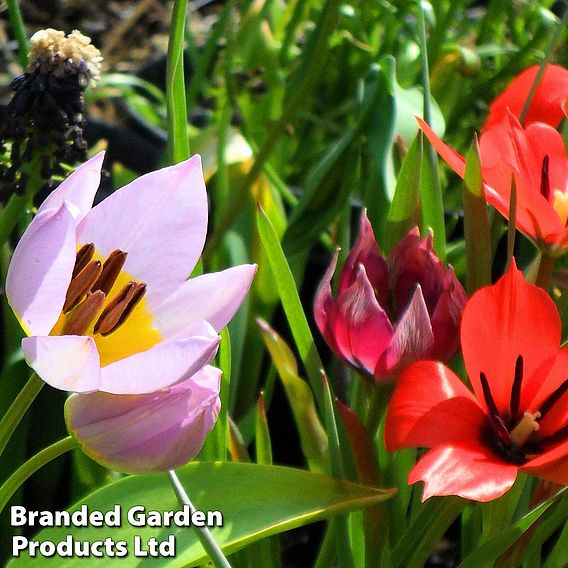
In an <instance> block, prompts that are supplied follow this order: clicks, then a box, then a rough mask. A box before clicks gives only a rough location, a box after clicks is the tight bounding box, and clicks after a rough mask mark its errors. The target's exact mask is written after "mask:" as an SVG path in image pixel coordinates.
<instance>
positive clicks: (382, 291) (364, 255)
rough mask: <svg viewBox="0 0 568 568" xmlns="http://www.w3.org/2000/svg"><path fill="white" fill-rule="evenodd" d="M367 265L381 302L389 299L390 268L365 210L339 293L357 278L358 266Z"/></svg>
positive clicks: (368, 276) (344, 268) (374, 288)
mask: <svg viewBox="0 0 568 568" xmlns="http://www.w3.org/2000/svg"><path fill="white" fill-rule="evenodd" d="M360 264H362V265H363V266H364V267H365V272H366V273H367V278H368V279H369V282H371V286H372V287H373V290H374V291H375V294H376V295H377V299H378V301H379V303H383V302H386V301H388V270H387V262H386V260H385V259H384V258H383V256H382V254H381V249H380V248H379V245H378V244H377V241H376V240H375V235H374V233H373V227H372V226H371V223H370V221H369V218H368V217H367V212H366V211H363V214H362V215H361V223H360V226H359V235H358V236H357V240H356V241H355V244H354V245H353V248H352V249H351V251H350V252H349V256H348V257H347V259H346V261H345V265H344V266H343V270H342V271H341V278H340V280H339V294H341V293H342V292H343V291H344V290H346V289H347V288H348V287H349V286H351V284H353V282H355V280H356V279H357V271H358V268H357V267H358V266H359V265H360Z"/></svg>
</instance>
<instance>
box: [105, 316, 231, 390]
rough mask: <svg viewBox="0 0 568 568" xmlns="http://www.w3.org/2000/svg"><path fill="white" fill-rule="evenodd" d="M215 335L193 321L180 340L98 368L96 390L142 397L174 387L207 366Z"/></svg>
mask: <svg viewBox="0 0 568 568" xmlns="http://www.w3.org/2000/svg"><path fill="white" fill-rule="evenodd" d="M219 341H220V339H219V336H218V335H217V333H216V332H215V330H214V329H213V328H212V327H211V326H210V325H209V324H208V323H207V322H205V321H198V322H194V323H193V324H192V325H190V326H189V327H188V328H186V331H185V335H184V336H183V337H180V336H178V337H176V338H174V339H169V340H166V341H163V342H162V343H158V344H157V345H156V346H154V347H152V348H151V349H148V350H147V351H142V352H141V353H136V354H135V355H131V356H130V357H126V358H125V359H121V360H119V361H116V362H115V363H111V364H110V365H107V366H106V367H103V368H102V369H101V385H100V387H99V390H101V391H103V392H108V393H112V394H145V393H151V392H154V391H156V390H159V389H163V388H167V387H170V386H172V385H175V384H177V383H179V382H181V381H183V380H185V379H187V378H188V377H190V376H191V375H193V374H194V373H196V372H197V371H198V370H199V369H201V367H203V366H204V365H206V364H207V363H209V361H211V359H213V357H214V356H215V353H216V352H217V347H218V346H219Z"/></svg>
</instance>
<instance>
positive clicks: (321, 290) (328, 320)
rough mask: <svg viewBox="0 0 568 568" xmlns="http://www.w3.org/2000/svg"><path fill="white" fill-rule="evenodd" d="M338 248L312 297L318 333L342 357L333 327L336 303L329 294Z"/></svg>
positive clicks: (335, 317) (335, 316)
mask: <svg viewBox="0 0 568 568" xmlns="http://www.w3.org/2000/svg"><path fill="white" fill-rule="evenodd" d="M338 257H339V249H337V250H336V251H335V254H334V255H333V258H332V259H331V263H330V265H329V266H328V268H327V270H326V271H325V274H324V275H323V277H322V279H321V282H320V283H319V286H318V288H317V290H316V295H315V298H314V318H315V320H316V324H317V326H318V329H319V330H320V333H321V334H322V335H323V337H324V338H325V340H326V342H327V344H328V345H329V347H330V349H331V350H332V351H333V352H334V353H335V354H336V355H338V356H339V357H342V358H344V355H343V353H342V352H341V350H340V349H339V346H338V345H337V341H336V340H335V334H334V332H333V328H334V325H335V320H336V319H337V303H336V301H335V300H334V299H333V296H332V294H331V279H332V277H333V273H334V272H335V267H336V266H337V259H338Z"/></svg>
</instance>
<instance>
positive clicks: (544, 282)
mask: <svg viewBox="0 0 568 568" xmlns="http://www.w3.org/2000/svg"><path fill="white" fill-rule="evenodd" d="M553 265H554V259H553V258H552V257H551V256H550V255H549V254H546V253H545V252H543V253H541V254H540V259H539V263H538V271H537V273H536V279H535V284H536V285H537V286H539V287H540V288H544V289H545V290H548V287H549V286H550V279H551V277H552V267H553Z"/></svg>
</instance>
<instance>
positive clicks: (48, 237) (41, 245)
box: [6, 202, 76, 335]
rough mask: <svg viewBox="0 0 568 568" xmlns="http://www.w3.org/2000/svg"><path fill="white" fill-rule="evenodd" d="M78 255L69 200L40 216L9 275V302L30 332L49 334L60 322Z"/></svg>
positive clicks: (19, 248)
mask: <svg viewBox="0 0 568 568" xmlns="http://www.w3.org/2000/svg"><path fill="white" fill-rule="evenodd" d="M75 256H76V242H75V223H74V220H73V216H72V214H71V212H70V211H69V208H68V206H67V203H66V202H64V203H63V204H62V205H61V207H60V208H59V209H57V210H54V209H50V210H48V211H45V212H43V213H40V214H39V215H37V216H36V217H35V218H34V220H33V221H32V222H31V224H30V226H29V227H28V228H27V229H26V232H25V233H24V235H23V236H22V238H21V239H20V242H19V243H18V245H17V246H16V250H15V251H14V255H13V256H12V261H11V263H10V267H9V269H8V275H7V278H6V296H7V298H8V303H9V304H10V306H11V307H12V309H13V310H14V313H15V314H16V316H17V317H18V319H19V320H20V323H21V325H22V327H23V328H24V330H25V332H26V334H27V335H48V334H49V332H50V331H51V330H52V328H53V326H54V325H55V323H56V322H57V320H58V318H59V315H60V314H61V310H62V308H63V304H64V302H65V295H66V294H67V288H68V287H69V282H70V281H71V273H72V272H73V266H74V265H75Z"/></svg>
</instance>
